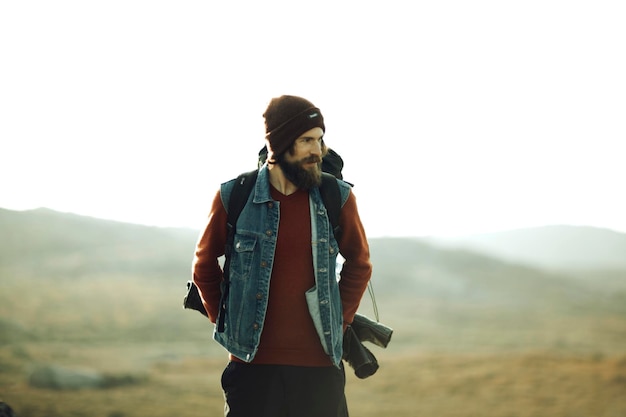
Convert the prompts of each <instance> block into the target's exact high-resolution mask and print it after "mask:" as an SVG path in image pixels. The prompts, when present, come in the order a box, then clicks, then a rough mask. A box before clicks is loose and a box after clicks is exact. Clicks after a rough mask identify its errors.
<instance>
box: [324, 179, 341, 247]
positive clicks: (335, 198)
mask: <svg viewBox="0 0 626 417" xmlns="http://www.w3.org/2000/svg"><path fill="white" fill-rule="evenodd" d="M320 194H321V195H322V201H324V206H325V207H326V211H327V212H328V220H329V221H330V225H331V227H332V228H333V234H334V235H335V239H336V240H339V238H340V237H341V227H340V226H339V216H340V215H341V192H340V190H339V184H337V178H335V176H333V175H332V174H328V173H326V172H322V184H321V186H320Z"/></svg>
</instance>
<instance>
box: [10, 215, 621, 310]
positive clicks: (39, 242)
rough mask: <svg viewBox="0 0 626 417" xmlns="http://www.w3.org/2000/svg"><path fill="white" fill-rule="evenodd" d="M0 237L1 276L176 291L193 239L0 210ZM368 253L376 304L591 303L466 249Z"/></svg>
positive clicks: (570, 285) (581, 289) (573, 286)
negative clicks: (132, 282)
mask: <svg viewBox="0 0 626 417" xmlns="http://www.w3.org/2000/svg"><path fill="white" fill-rule="evenodd" d="M0 230H1V231H2V241H1V242H0V265H1V266H0V273H4V274H5V275H6V274H10V273H11V274H17V275H20V276H27V277H28V278H29V279H33V278H34V279H45V278H47V277H53V278H54V277H64V278H81V277H85V276H89V277H93V276H107V275H109V276H110V275H112V274H116V275H127V276H134V277H147V278H149V279H154V278H163V279H169V280H176V279H178V280H180V282H181V287H182V285H183V283H184V280H186V279H187V278H188V277H189V273H190V265H191V260H192V256H193V250H194V245H195V241H196V238H197V234H198V232H197V231H195V230H190V229H169V228H158V227H149V226H141V225H136V224H127V223H120V222H114V221H108V220H101V219H96V218H91V217H85V216H79V215H75V214H68V213H59V212H56V211H52V210H48V209H37V210H29V211H23V212H18V211H10V210H0ZM531 235H533V234H532V233H531ZM533 236H534V235H533ZM370 246H371V253H372V262H373V264H374V284H375V288H376V292H377V293H378V294H379V295H380V296H381V297H385V296H390V297H398V296H401V297H405V296H406V297H419V298H420V299H434V300H439V301H442V300H443V301H456V302H459V301H462V302H464V303H482V304H488V305H501V306H504V305H506V306H509V307H510V306H515V305H519V306H525V307H530V306H537V305H547V304H550V303H556V304H559V303H561V302H563V301H567V302H568V303H569V302H572V301H576V300H578V301H585V300H586V301H589V300H590V299H592V298H594V297H595V293H594V292H593V291H592V292H589V288H590V287H589V285H582V284H581V282H580V281H578V280H576V279H572V278H571V277H569V276H567V275H562V274H558V273H550V272H546V271H541V270H538V269H536V268H533V267H531V266H524V265H520V264H516V263H514V262H511V261H506V260H500V259H497V258H495V257H493V256H488V255H484V254H480V253H476V252H472V251H469V250H465V249H454V248H440V247H437V246H434V245H432V244H430V243H428V242H425V241H423V240H419V239H410V238H380V239H371V240H370ZM617 288H618V289H619V288H620V287H617ZM590 297H591V298H590ZM586 301H585V302H586Z"/></svg>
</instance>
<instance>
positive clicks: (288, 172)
mask: <svg viewBox="0 0 626 417" xmlns="http://www.w3.org/2000/svg"><path fill="white" fill-rule="evenodd" d="M314 162H315V163H316V165H315V166H314V167H312V168H309V169H306V168H304V167H303V165H304V164H310V163H314ZM321 163H322V159H321V158H320V157H318V156H309V157H308V158H304V159H301V160H299V161H295V162H288V161H287V160H285V156H284V155H281V157H280V158H278V166H279V167H280V168H281V169H282V170H283V174H285V178H287V179H288V180H289V181H290V182H291V183H293V184H294V185H295V186H296V187H298V188H301V189H305V190H310V189H311V188H315V187H319V186H320V184H321V183H322V168H321Z"/></svg>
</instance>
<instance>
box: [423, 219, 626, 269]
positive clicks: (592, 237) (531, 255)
mask: <svg viewBox="0 0 626 417" xmlns="http://www.w3.org/2000/svg"><path fill="white" fill-rule="evenodd" d="M429 242H431V243H433V244H436V245H439V246H442V247H447V248H450V247H457V248H464V249H468V250H473V251H478V252H481V253H484V254H488V255H490V256H496V257H498V258H502V259H506V260H509V261H512V262H519V263H525V264H529V265H535V266H540V267H544V268H552V269H561V270H576V269H586V270H589V269H596V270H598V269H603V270H615V269H617V270H624V269H626V234H624V233H618V232H615V231H612V230H608V229H600V228H594V227H578V226H545V227H537V228H529V229H520V230H511V231H505V232H499V233H489V234H479V235H470V236H461V237H454V238H436V239H430V240H429Z"/></svg>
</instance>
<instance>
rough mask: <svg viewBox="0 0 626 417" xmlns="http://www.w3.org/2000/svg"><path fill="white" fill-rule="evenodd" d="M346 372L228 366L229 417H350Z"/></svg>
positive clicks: (224, 379) (225, 386) (226, 407)
mask: <svg viewBox="0 0 626 417" xmlns="http://www.w3.org/2000/svg"><path fill="white" fill-rule="evenodd" d="M345 385H346V375H345V371H344V369H343V364H342V365H341V369H339V368H337V367H334V366H330V367H322V368H319V367H302V366H286V365H251V364H247V363H240V362H229V363H228V365H227V366H226V369H224V372H223V374H222V389H223V390H224V397H225V400H226V404H225V405H224V415H225V416H226V417H348V407H347V404H346V396H345V391H344V388H345Z"/></svg>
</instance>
